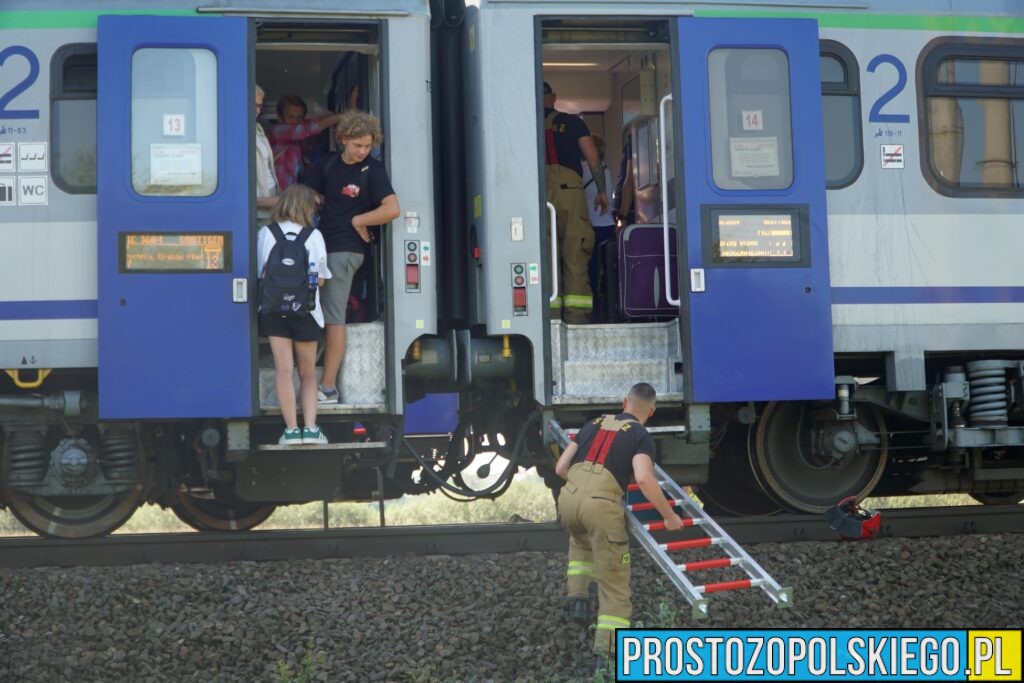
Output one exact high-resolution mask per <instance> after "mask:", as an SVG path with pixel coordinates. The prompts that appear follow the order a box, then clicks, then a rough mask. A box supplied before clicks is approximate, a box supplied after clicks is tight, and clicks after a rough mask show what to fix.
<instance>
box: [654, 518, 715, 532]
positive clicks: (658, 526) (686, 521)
mask: <svg viewBox="0 0 1024 683" xmlns="http://www.w3.org/2000/svg"><path fill="white" fill-rule="evenodd" d="M679 519H680V520H681V521H682V522H683V526H700V525H702V524H703V523H704V520H703V519H692V518H690V517H680V518H679ZM644 529H645V530H647V531H664V530H665V522H664V521H661V522H647V523H646V524H644Z"/></svg>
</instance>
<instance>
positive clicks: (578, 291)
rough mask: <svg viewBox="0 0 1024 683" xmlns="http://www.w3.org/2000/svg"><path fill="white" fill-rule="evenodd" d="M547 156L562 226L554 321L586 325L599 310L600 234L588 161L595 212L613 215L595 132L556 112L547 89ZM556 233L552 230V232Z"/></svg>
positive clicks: (549, 196) (551, 198)
mask: <svg viewBox="0 0 1024 683" xmlns="http://www.w3.org/2000/svg"><path fill="white" fill-rule="evenodd" d="M544 143H545V144H544V148H545V149H544V152H545V163H546V164H547V169H546V183H547V199H548V201H549V202H551V204H552V205H554V207H555V218H556V223H557V226H558V237H557V239H558V257H559V264H558V265H559V268H558V273H559V282H558V297H557V298H556V299H555V300H554V301H552V302H551V315H552V317H553V318H559V317H560V318H562V319H563V320H564V321H565V322H567V323H573V324H586V323H588V322H590V313H591V311H592V310H593V308H594V297H593V294H592V293H591V291H590V280H589V277H588V274H587V267H588V265H589V263H590V255H591V253H592V252H593V251H594V230H593V228H592V227H591V225H590V212H589V211H588V210H587V199H586V197H585V196H584V194H583V177H582V175H581V171H582V166H581V164H582V162H583V161H584V160H585V161H586V163H587V165H588V166H590V170H591V172H592V174H593V177H594V184H595V185H597V197H595V199H594V208H595V209H598V210H600V212H601V214H602V215H603V214H605V213H607V211H608V196H607V191H608V188H607V187H605V173H604V163H603V162H602V161H601V158H600V156H599V155H598V153H597V145H596V144H595V143H594V138H592V137H591V136H590V129H589V128H587V124H586V123H584V122H583V119H581V118H580V117H578V116H573V115H571V114H565V113H562V112H560V111H557V110H556V109H555V92H554V90H552V89H551V86H550V85H548V84H547V83H544ZM548 228H549V229H550V226H548Z"/></svg>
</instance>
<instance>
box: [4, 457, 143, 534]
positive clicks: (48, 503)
mask: <svg viewBox="0 0 1024 683" xmlns="http://www.w3.org/2000/svg"><path fill="white" fill-rule="evenodd" d="M129 445H131V444H129ZM14 449H15V450H17V447H14ZM11 450H12V446H11V444H8V447H7V448H4V449H3V454H2V457H0V489H2V490H0V499H3V500H4V501H5V502H6V503H7V505H8V507H10V509H11V512H12V513H14V516H15V517H17V519H18V521H19V522H21V523H22V524H23V525H25V526H26V527H27V528H29V529H31V530H32V531H34V532H35V533H37V534H39V535H40V536H49V537H52V538H68V539H75V538H91V537H93V536H105V535H106V534H109V533H110V532H112V531H114V530H115V529H117V528H118V527H119V526H121V525H122V524H124V523H125V522H127V521H128V520H129V519H130V518H131V516H132V514H133V513H134V512H135V508H137V507H138V506H139V504H140V503H141V502H142V494H143V484H142V482H144V481H145V479H146V465H147V462H146V458H144V457H136V456H134V455H133V453H134V449H132V450H131V452H130V453H129V458H131V462H132V463H133V466H134V465H137V467H138V469H137V470H135V471H134V476H135V478H136V481H135V483H134V484H133V485H132V486H131V488H129V489H125V490H123V491H119V492H117V493H108V494H97V495H77V496H46V495H32V494H29V493H25V492H24V491H21V490H19V489H17V488H14V487H12V486H10V485H9V484H8V481H9V479H10V473H11V471H12V469H15V468H12V455H11ZM124 452H128V451H124ZM17 457H18V454H17V453H16V454H15V458H17ZM46 457H48V456H46ZM44 462H45V461H44ZM19 464H20V465H21V466H24V465H23V464H21V463H19Z"/></svg>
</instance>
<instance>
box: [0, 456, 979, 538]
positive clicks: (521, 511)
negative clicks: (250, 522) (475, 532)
mask: <svg viewBox="0 0 1024 683" xmlns="http://www.w3.org/2000/svg"><path fill="white" fill-rule="evenodd" d="M493 469H494V474H493V475H492V476H493V477H496V476H498V473H499V470H500V469H501V468H500V467H494V468H493ZM472 471H473V468H472V467H471V468H469V470H468V471H467V473H466V474H465V477H466V480H467V483H468V484H469V485H470V486H473V487H475V488H482V487H483V486H485V485H487V484H489V483H490V481H489V480H480V479H477V478H476V477H474V476H473V475H472V474H471V472H472ZM861 505H862V506H863V507H866V508H869V509H892V508H909V507H938V506H948V505H979V503H978V502H977V501H976V500H974V499H973V498H971V497H970V496H968V495H966V494H946V495H924V496H886V497H880V498H866V499H865V500H864V501H862V502H861ZM384 516H385V523H386V524H387V525H388V526H415V525H421V524H474V523H489V522H490V523H494V522H509V521H518V520H528V521H532V522H544V521H552V520H554V519H555V518H556V514H555V506H554V499H553V498H552V496H551V492H550V491H549V490H548V489H547V487H545V486H544V483H543V481H541V479H540V477H539V476H538V475H537V474H536V473H535V472H534V471H532V470H530V471H529V472H520V473H519V474H518V475H516V480H515V482H514V483H513V484H512V486H511V487H510V488H509V490H508V491H507V492H506V493H505V494H504V495H503V496H501V497H499V498H498V499H496V500H479V501H474V502H472V503H463V502H459V501H454V500H451V499H449V498H446V497H445V496H444V495H443V494H441V493H432V494H426V495H419V496H404V497H402V498H399V499H396V500H389V501H385V503H384ZM327 524H328V526H329V527H330V528H345V527H369V526H377V525H379V524H380V513H379V509H378V505H377V503H329V504H328V506H327ZM323 527H324V509H323V503H322V502H313V503H306V504H305V505H286V506H282V507H279V508H278V509H277V510H276V511H275V512H274V514H272V515H271V516H270V518H269V519H267V521H266V522H264V523H263V524H261V525H260V527H259V528H260V529H320V528H323ZM182 531H192V528H191V527H189V526H188V525H186V524H185V523H184V522H182V521H181V520H179V519H178V518H177V517H176V516H175V515H174V513H173V512H171V511H170V510H167V509H161V508H160V507H159V506H157V505H152V504H148V505H143V506H141V507H139V509H138V510H136V511H135V514H134V515H133V516H132V518H131V519H130V520H128V522H127V523H125V525H124V526H122V527H121V528H120V529H119V530H118V531H116V532H115V533H118V534H141V533H160V532H182ZM30 534H31V532H30V531H28V530H27V529H25V527H23V526H22V525H21V524H20V523H19V522H18V520H17V519H15V517H14V515H13V514H11V512H10V511H9V510H0V536H21V535H30Z"/></svg>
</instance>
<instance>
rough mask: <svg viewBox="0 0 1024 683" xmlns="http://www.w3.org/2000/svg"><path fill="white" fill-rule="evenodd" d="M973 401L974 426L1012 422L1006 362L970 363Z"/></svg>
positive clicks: (969, 413) (969, 372)
mask: <svg viewBox="0 0 1024 683" xmlns="http://www.w3.org/2000/svg"><path fill="white" fill-rule="evenodd" d="M967 381H968V382H970V386H971V402H970V404H969V405H968V406H967V415H968V418H969V419H970V422H971V424H972V425H1005V424H1006V423H1007V422H1008V421H1009V405H1010V396H1009V392H1008V388H1007V384H1006V363H1005V362H1004V361H1001V360H977V361H971V362H970V363H968V364H967Z"/></svg>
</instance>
